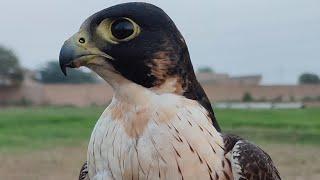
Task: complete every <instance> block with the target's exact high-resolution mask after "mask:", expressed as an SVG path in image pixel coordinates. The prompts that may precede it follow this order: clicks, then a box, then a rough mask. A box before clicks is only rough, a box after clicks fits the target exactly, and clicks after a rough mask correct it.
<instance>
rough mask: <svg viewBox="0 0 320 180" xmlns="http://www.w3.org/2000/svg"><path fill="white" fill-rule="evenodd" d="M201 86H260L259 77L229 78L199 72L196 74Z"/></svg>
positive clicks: (224, 75) (212, 73) (217, 74)
mask: <svg viewBox="0 0 320 180" xmlns="http://www.w3.org/2000/svg"><path fill="white" fill-rule="evenodd" d="M196 76H197V79H198V81H199V82H200V83H201V84H208V85H209V84H210V85H248V86H252V85H260V83H261V80H262V76H261V75H250V76H237V77H230V76H229V75H228V74H223V73H214V72H200V73H197V74H196Z"/></svg>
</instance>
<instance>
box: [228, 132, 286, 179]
mask: <svg viewBox="0 0 320 180" xmlns="http://www.w3.org/2000/svg"><path fill="white" fill-rule="evenodd" d="M223 139H224V144H225V148H226V152H225V153H226V156H227V157H229V158H230V161H231V166H232V173H233V177H234V179H235V180H258V179H259V180H281V178H280V175H279V172H278V170H277V169H276V168H275V166H274V164H273V162H272V159H271V158H270V156H269V155H268V154H267V153H266V152H264V151H263V150H262V149H261V148H259V147H258V146H256V145H254V144H252V143H250V142H248V141H247V140H245V139H242V138H240V137H238V136H235V135H231V134H223Z"/></svg>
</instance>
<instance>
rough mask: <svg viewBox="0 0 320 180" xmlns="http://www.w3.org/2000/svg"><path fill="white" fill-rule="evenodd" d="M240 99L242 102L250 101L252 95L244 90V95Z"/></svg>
mask: <svg viewBox="0 0 320 180" xmlns="http://www.w3.org/2000/svg"><path fill="white" fill-rule="evenodd" d="M242 101H243V102H252V101H253V97H252V96H251V94H250V93H249V92H246V93H244V95H243V97H242Z"/></svg>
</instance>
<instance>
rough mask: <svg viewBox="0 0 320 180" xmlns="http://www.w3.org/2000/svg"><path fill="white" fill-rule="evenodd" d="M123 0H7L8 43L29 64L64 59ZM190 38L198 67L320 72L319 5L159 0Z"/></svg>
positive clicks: (284, 74) (277, 79)
mask: <svg viewBox="0 0 320 180" xmlns="http://www.w3.org/2000/svg"><path fill="white" fill-rule="evenodd" d="M121 2H128V1H120V0H91V1H90V0H74V1H71V0H51V1H45V0H28V1H21V0H1V5H0V23H1V25H0V44H2V45H5V46H7V47H9V48H12V49H13V50H14V51H15V52H16V53H17V55H18V56H19V58H20V60H21V63H22V65H23V66H25V67H28V68H31V69H36V68H39V67H40V66H41V65H43V64H44V63H45V62H46V61H48V60H52V59H57V58H58V54H59V50H60V47H61V45H62V44H63V41H64V40H66V39H67V38H68V37H69V36H71V35H72V34H73V33H75V32H76V31H77V30H78V28H79V26H80V25H81V23H82V22H83V21H84V20H85V19H86V18H87V17H88V16H90V15H91V14H93V13H95V12H96V11H98V10H101V9H104V8H106V7H109V6H111V5H115V4H118V3H121ZM146 2H151V3H153V4H156V5H158V6H160V7H161V8H162V9H164V10H165V11H166V12H167V13H168V14H169V16H170V17H171V18H172V19H173V20H174V21H175V23H176V24H177V26H178V27H179V28H180V31H181V32H182V34H183V35H184V37H185V39H186V41H187V43H188V46H189V50H190V53H191V58H192V62H193V64H194V66H195V67H196V68H197V67H200V66H207V65H208V66H211V67H212V68H213V69H214V70H215V71H217V72H226V73H229V74H231V75H250V74H262V75H263V82H264V83H266V84H281V83H285V84H293V83H296V81H297V78H298V76H299V74H301V73H302V72H314V73H317V74H319V75H320V1H319V0H196V1H195V0H190V1H187V0H180V1H178V0H175V1H174V0H158V1H155V0H154V1H146Z"/></svg>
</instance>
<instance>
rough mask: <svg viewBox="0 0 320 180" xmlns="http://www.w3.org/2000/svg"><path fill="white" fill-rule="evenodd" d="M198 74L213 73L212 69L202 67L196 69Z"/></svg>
mask: <svg viewBox="0 0 320 180" xmlns="http://www.w3.org/2000/svg"><path fill="white" fill-rule="evenodd" d="M198 72H199V73H214V71H213V70H212V68H211V67H208V66H203V67H200V68H198Z"/></svg>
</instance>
